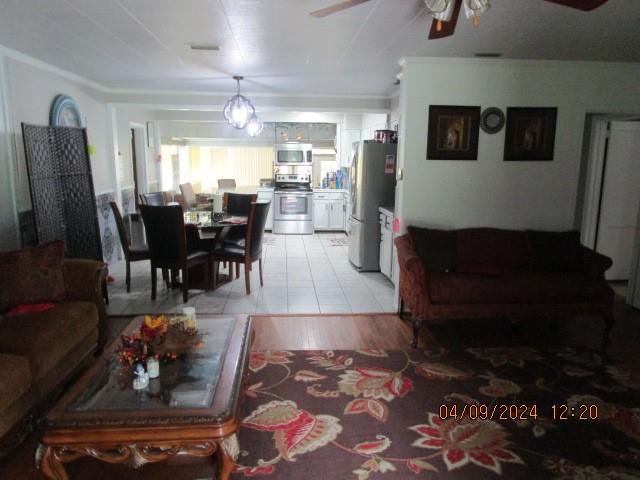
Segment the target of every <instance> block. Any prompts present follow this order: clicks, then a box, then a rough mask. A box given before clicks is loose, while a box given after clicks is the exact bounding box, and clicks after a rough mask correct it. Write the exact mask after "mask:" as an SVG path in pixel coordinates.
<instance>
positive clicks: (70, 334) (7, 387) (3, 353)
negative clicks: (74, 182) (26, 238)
mask: <svg viewBox="0 0 640 480" xmlns="http://www.w3.org/2000/svg"><path fill="white" fill-rule="evenodd" d="M0 272H1V274H0V439H1V440H0V456H1V455H2V454H3V453H5V452H7V451H9V450H10V449H11V447H12V446H14V445H15V443H17V442H18V441H19V440H20V439H21V437H22V436H23V435H24V434H25V433H27V432H28V428H25V427H30V424H31V422H29V421H28V419H29V417H30V416H31V414H33V413H35V412H36V411H37V407H39V406H40V405H41V404H44V403H46V402H45V400H47V399H51V394H52V393H54V392H55V391H56V390H57V389H58V388H59V387H61V386H62V385H63V384H64V382H65V380H66V379H68V378H69V376H70V375H71V374H72V373H73V372H74V371H75V370H77V367H78V366H79V365H80V364H82V363H83V360H85V359H87V358H90V355H91V354H92V353H93V352H94V351H96V348H97V346H98V345H99V343H100V342H101V340H102V334H103V332H104V328H102V327H103V325H104V319H105V312H104V304H103V301H102V284H103V279H104V275H105V267H104V265H103V264H102V263H101V262H96V261H93V260H69V259H64V245H63V243H62V242H53V243H50V244H47V245H44V246H41V247H35V248H30V249H25V250H20V251H16V252H3V253H0ZM25 420H26V421H25Z"/></svg>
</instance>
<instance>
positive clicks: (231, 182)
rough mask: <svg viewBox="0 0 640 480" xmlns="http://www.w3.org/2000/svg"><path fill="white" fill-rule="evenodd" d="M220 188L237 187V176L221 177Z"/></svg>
mask: <svg viewBox="0 0 640 480" xmlns="http://www.w3.org/2000/svg"><path fill="white" fill-rule="evenodd" d="M218 188H236V179H235V178H219V179H218Z"/></svg>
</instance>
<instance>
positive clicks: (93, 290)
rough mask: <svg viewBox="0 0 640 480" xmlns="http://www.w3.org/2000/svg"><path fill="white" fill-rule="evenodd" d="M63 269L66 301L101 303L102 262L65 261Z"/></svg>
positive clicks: (104, 270) (104, 271)
mask: <svg viewBox="0 0 640 480" xmlns="http://www.w3.org/2000/svg"><path fill="white" fill-rule="evenodd" d="M63 268H64V283H65V289H66V290H67V299H68V300H76V301H83V302H92V303H96V304H98V303H102V301H103V300H102V299H103V297H102V293H103V292H102V284H103V281H104V278H105V276H106V267H105V266H104V264H103V263H102V262H98V261H95V260H84V259H65V261H64V267H63Z"/></svg>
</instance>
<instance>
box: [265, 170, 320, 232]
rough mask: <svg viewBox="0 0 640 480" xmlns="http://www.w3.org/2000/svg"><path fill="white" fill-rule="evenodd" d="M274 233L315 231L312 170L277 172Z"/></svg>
mask: <svg viewBox="0 0 640 480" xmlns="http://www.w3.org/2000/svg"><path fill="white" fill-rule="evenodd" d="M275 179H276V190H275V195H274V203H275V209H274V216H273V233H280V234H302V235H311V234H312V233H313V190H312V189H311V171H308V172H304V173H276V175H275Z"/></svg>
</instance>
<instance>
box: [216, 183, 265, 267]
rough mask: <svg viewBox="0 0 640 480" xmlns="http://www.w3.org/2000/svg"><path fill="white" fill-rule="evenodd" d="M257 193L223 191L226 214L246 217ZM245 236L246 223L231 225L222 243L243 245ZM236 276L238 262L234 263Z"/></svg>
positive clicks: (255, 199) (256, 197)
mask: <svg viewBox="0 0 640 480" xmlns="http://www.w3.org/2000/svg"><path fill="white" fill-rule="evenodd" d="M257 199H258V195H256V194H255V193H233V192H224V197H223V201H222V205H223V209H224V211H225V213H226V214H227V215H228V216H232V217H248V216H249V211H250V210H251V204H252V203H254V202H256V201H257ZM246 236H247V228H246V225H236V226H232V227H231V228H230V229H229V231H228V232H227V235H226V237H225V238H224V243H225V244H228V245H235V246H237V247H240V248H242V247H244V244H245V237H246ZM236 276H237V277H240V264H239V263H237V264H236Z"/></svg>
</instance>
